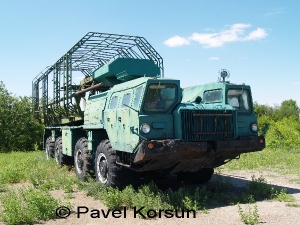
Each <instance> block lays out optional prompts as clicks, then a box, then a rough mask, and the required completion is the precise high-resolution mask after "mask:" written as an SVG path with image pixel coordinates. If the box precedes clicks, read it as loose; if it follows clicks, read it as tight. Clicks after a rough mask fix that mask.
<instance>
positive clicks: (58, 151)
mask: <svg viewBox="0 0 300 225" xmlns="http://www.w3.org/2000/svg"><path fill="white" fill-rule="evenodd" d="M54 157H55V160H56V163H57V164H58V165H59V166H63V165H64V164H65V157H64V155H63V154H62V137H58V138H57V139H56V141H55V147H54Z"/></svg>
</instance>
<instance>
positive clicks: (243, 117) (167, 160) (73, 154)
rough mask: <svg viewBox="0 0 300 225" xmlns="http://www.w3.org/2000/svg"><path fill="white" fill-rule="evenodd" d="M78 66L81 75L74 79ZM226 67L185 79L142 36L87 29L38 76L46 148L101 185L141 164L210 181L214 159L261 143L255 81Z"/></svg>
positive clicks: (221, 160)
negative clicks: (202, 78) (203, 77)
mask: <svg viewBox="0 0 300 225" xmlns="http://www.w3.org/2000/svg"><path fill="white" fill-rule="evenodd" d="M103 43H105V45H103ZM77 71H80V72H82V73H83V74H84V75H85V77H84V79H83V80H82V81H81V82H80V84H78V85H74V84H73V82H72V77H73V76H74V75H73V74H74V73H75V72H77ZM50 74H53V79H52V81H53V96H52V97H53V100H52V101H48V99H49V97H50V96H49V88H48V82H49V77H50ZM220 75H221V77H222V78H223V80H222V81H221V80H220V81H219V82H215V83H210V84H202V85H199V86H194V87H190V88H185V89H182V88H181V87H180V81H179V80H175V79H167V78H164V77H163V63H162V58H161V57H160V55H159V54H158V53H157V52H156V51H155V50H154V49H153V48H152V46H151V45H150V44H149V43H148V42H147V41H146V40H145V39H144V38H142V37H136V36H126V35H112V34H104V33H92V32H90V33H88V34H87V35H86V36H84V37H83V38H82V39H81V40H80V41H79V42H78V43H77V44H75V46H73V48H71V49H70V50H69V51H68V52H67V53H66V54H65V55H64V56H63V57H62V58H61V59H59V60H58V61H57V62H56V63H55V64H54V65H53V66H51V67H49V68H48V69H47V70H46V71H44V72H42V73H41V74H39V75H38V76H37V77H36V78H35V79H34V80H33V99H34V101H33V104H34V106H35V111H34V113H35V115H36V118H37V119H39V120H40V121H41V122H42V123H44V124H45V135H44V147H45V149H46V156H47V157H48V158H50V157H52V156H53V157H55V159H56V161H57V163H58V164H59V165H63V164H66V163H69V162H70V161H71V162H72V164H74V167H75V171H76V174H77V176H78V178H80V179H83V180H86V179H87V177H88V174H89V172H90V171H94V172H95V175H96V179H97V180H98V181H99V182H100V183H102V184H103V185H105V186H122V185H124V184H126V181H127V182H128V181H129V180H131V181H132V178H133V177H134V174H138V173H139V174H143V173H148V174H149V173H150V174H151V173H160V174H161V173H163V174H170V173H171V174H177V177H178V179H180V180H182V181H183V182H193V183H204V182H207V181H209V180H210V179H211V177H212V174H213V172H214V168H216V167H218V166H221V165H223V164H225V163H226V162H228V161H230V160H232V159H236V158H238V157H239V156H240V154H242V153H247V152H254V151H260V150H262V149H264V147H265V139H264V136H262V135H258V131H257V117H256V116H255V114H254V110H253V101H252V96H251V89H250V86H248V85H244V84H242V85H236V84H232V83H230V82H228V81H225V77H226V75H227V71H225V70H222V71H221V73H220ZM40 83H42V88H41V89H42V90H41V92H42V101H41V100H40V93H39V89H40V88H39V84H40ZM129 172H130V173H129Z"/></svg>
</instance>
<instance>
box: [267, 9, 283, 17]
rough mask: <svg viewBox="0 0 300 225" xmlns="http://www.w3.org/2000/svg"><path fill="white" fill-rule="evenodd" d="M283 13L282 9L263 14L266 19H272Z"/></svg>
mask: <svg viewBox="0 0 300 225" xmlns="http://www.w3.org/2000/svg"><path fill="white" fill-rule="evenodd" d="M282 13H284V8H277V9H273V10H272V11H271V12H268V13H266V14H265V16H267V17H273V16H277V15H280V14H282Z"/></svg>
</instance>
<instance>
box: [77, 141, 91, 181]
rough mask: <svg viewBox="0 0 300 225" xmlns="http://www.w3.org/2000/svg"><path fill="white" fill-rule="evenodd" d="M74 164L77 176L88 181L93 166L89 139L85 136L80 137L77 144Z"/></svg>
mask: <svg viewBox="0 0 300 225" xmlns="http://www.w3.org/2000/svg"><path fill="white" fill-rule="evenodd" d="M74 166H75V172H76V175H77V177H78V178H79V179H81V180H84V181H86V180H87V178H88V177H89V170H90V167H91V155H90V154H89V150H88V141H87V139H86V138H84V137H82V138H80V139H79V140H78V141H77V143H76V145H75V151H74Z"/></svg>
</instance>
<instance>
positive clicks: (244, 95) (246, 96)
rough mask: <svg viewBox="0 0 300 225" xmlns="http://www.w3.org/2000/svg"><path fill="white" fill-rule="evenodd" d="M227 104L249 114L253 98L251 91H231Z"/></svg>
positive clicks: (228, 94) (229, 91) (228, 93)
mask: <svg viewBox="0 0 300 225" xmlns="http://www.w3.org/2000/svg"><path fill="white" fill-rule="evenodd" d="M227 102H228V104H229V105H231V106H232V107H234V108H236V109H238V110H239V112H248V111H250V110H251V98H250V92H249V90H243V89H230V90H228V92H227Z"/></svg>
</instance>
